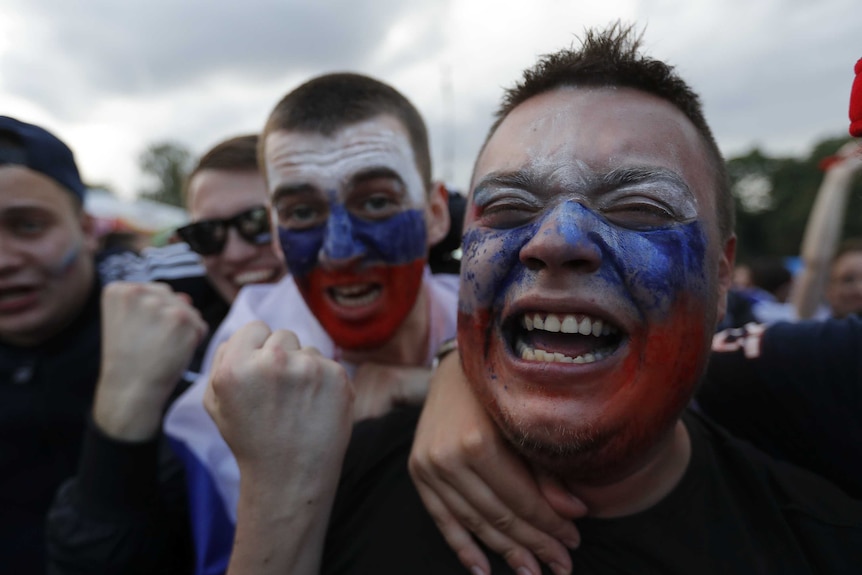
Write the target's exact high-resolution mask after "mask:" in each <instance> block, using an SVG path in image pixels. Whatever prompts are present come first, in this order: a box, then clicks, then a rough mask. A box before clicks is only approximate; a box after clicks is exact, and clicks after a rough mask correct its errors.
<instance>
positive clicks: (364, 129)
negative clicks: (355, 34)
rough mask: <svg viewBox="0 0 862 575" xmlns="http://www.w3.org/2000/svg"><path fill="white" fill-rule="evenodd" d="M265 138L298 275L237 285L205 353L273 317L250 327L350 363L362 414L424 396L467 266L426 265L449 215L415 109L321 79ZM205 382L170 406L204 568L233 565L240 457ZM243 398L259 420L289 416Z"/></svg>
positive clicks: (362, 82) (281, 222)
mask: <svg viewBox="0 0 862 575" xmlns="http://www.w3.org/2000/svg"><path fill="white" fill-rule="evenodd" d="M261 149H262V153H261V159H262V161H263V165H264V171H265V176H266V180H267V187H268V192H269V194H270V198H271V202H272V209H273V220H274V222H275V225H276V229H277V233H278V244H279V246H280V247H281V250H282V251H283V253H284V256H285V261H286V262H287V266H288V269H289V271H290V273H291V275H290V276H289V277H287V278H285V279H284V280H282V281H281V282H280V283H279V284H277V285H276V286H274V287H269V286H255V287H252V288H248V289H247V290H245V291H243V293H242V294H240V297H239V298H238V299H237V302H236V303H235V305H234V307H233V308H232V310H231V313H230V315H229V316H228V318H227V319H226V320H225V322H224V324H223V325H222V327H221V328H220V329H219V332H218V333H217V334H216V336H215V337H214V338H213V342H212V343H211V345H210V347H209V351H208V359H207V360H206V362H205V363H206V364H210V363H211V361H212V357H213V356H214V355H215V350H216V348H217V346H218V344H220V343H221V342H223V341H225V340H227V339H228V337H229V336H230V335H231V334H233V333H234V332H236V331H237V330H238V329H240V328H241V327H242V326H244V325H246V324H248V323H249V322H250V321H253V320H263V322H259V321H258V322H254V323H253V324H252V325H253V328H254V329H256V330H258V331H260V332H269V329H270V328H272V329H280V328H283V329H290V330H291V331H292V332H294V333H296V334H297V337H298V338H299V341H300V342H301V344H302V345H303V346H313V347H315V348H316V349H318V350H319V352H320V353H322V354H324V355H325V356H327V357H331V358H334V359H337V360H339V361H341V363H342V364H344V365H345V366H346V367H347V369H348V371H349V373H350V374H351V377H352V379H353V384H354V386H355V389H356V394H357V402H356V404H357V409H356V410H355V411H354V417H355V419H361V418H364V417H367V416H374V415H379V414H382V413H384V412H385V411H388V410H389V409H390V408H391V406H392V405H393V404H395V403H398V402H399V401H403V400H406V399H410V398H412V397H423V396H424V391H425V386H426V385H427V380H428V376H429V374H430V364H431V360H432V359H433V357H434V352H435V350H436V349H437V348H438V347H439V345H440V343H441V342H442V341H443V340H445V339H448V338H450V337H452V336H453V335H454V330H455V302H456V297H457V276H453V275H444V274H434V275H432V274H431V273H430V270H429V269H428V266H427V258H428V251H429V248H430V247H431V246H432V245H434V244H436V243H437V242H439V241H440V240H442V239H443V238H444V237H445V236H446V233H447V231H448V229H449V214H448V209H447V202H446V192H445V189H444V188H443V187H442V185H439V184H434V183H433V182H432V180H431V161H430V154H429V149H428V140H427V132H426V128H425V125H424V122H423V121H422V119H421V117H420V116H419V114H418V112H417V111H416V109H415V108H414V107H413V106H412V104H410V103H409V102H408V101H407V100H406V99H405V98H404V97H403V96H402V95H401V94H399V93H398V92H397V91H395V90H394V89H393V88H391V87H390V86H387V85H385V84H382V83H381V82H378V81H376V80H373V79H371V78H368V77H365V76H360V75H356V74H332V75H326V76H321V77H318V78H315V79H312V80H310V81H309V82H307V83H305V84H303V85H302V86H300V87H299V88H297V89H296V90H294V91H293V92H291V93H289V94H288V95H287V96H285V98H284V99H283V100H282V101H281V102H280V103H279V104H278V105H277V106H276V108H275V110H274V111H273V112H272V113H271V114H270V117H269V120H268V122H267V124H266V127H265V129H264V133H263V136H262V148H261ZM264 322H265V323H264ZM267 326H268V327H267ZM207 379H208V378H201V379H200V380H199V381H198V382H196V384H195V385H194V386H193V387H192V388H191V389H190V390H189V391H188V392H187V393H186V394H184V395H183V396H182V397H181V398H180V399H179V400H178V401H177V403H175V404H174V405H173V406H172V408H171V410H170V412H169V414H168V417H167V419H166V426H165V429H166V431H167V433H168V435H169V436H171V438H172V440H173V441H174V445H175V448H177V450H178V452H179V453H180V454H181V456H182V457H183V459H184V460H185V462H186V472H187V479H188V482H189V484H190V485H191V495H192V497H191V499H190V507H191V515H192V524H193V530H194V532H195V541H196V548H197V565H196V572H199V573H204V572H206V573H210V572H219V571H223V570H224V569H225V568H226V566H227V560H228V557H229V553H230V549H231V546H232V540H233V526H234V524H235V522H236V515H235V511H236V506H237V498H238V496H239V494H240V490H239V474H238V467H237V464H236V461H235V459H234V457H233V454H232V453H231V451H230V449H229V448H228V446H227V444H226V443H225V442H224V440H223V439H222V437H221V435H220V434H219V432H218V429H217V427H216V425H215V423H214V422H213V420H212V419H211V417H210V416H209V415H208V414H207V412H206V411H205V409H204V399H203V397H204V392H205V390H206V383H207ZM245 408H248V409H255V410H256V411H258V412H259V413H260V414H261V419H260V422H261V424H262V425H268V424H270V423H272V421H268V419H267V418H268V417H269V416H273V417H279V415H278V414H276V413H274V412H267V411H266V410H264V409H262V408H263V406H257V407H254V406H245ZM282 416H285V417H287V416H286V415H284V414H282ZM320 431H321V433H326V430H320ZM273 439H274V440H275V439H276V438H273Z"/></svg>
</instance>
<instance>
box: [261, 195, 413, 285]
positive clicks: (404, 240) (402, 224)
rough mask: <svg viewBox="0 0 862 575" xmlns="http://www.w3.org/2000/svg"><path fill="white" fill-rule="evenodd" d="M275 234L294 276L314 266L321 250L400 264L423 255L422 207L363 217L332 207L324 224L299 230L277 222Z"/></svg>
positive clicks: (343, 256)
mask: <svg viewBox="0 0 862 575" xmlns="http://www.w3.org/2000/svg"><path fill="white" fill-rule="evenodd" d="M333 220H334V222H333ZM333 232H334V233H333ZM278 238H279V242H280V244H281V248H282V250H283V251H284V255H285V260H286V262H287V266H288V269H290V272H291V273H292V274H293V275H295V276H297V277H303V276H305V275H307V274H308V273H309V272H311V270H312V269H314V267H315V266H316V265H317V263H318V258H319V255H320V253H321V251H322V252H323V253H326V254H327V256H328V257H330V258H333V259H346V258H349V257H354V256H357V255H362V256H363V261H367V262H380V263H384V264H387V265H400V264H405V263H409V262H412V261H415V260H417V259H419V258H423V257H425V253H426V249H427V239H426V238H427V234H426V229H425V217H424V213H423V212H422V210H405V211H403V212H399V213H398V214H395V215H394V216H392V217H390V218H387V219H385V220H378V221H367V220H363V219H361V218H358V217H356V216H353V215H351V214H350V213H349V212H347V211H346V210H343V208H342V209H340V210H339V209H335V208H334V209H333V212H332V215H331V216H330V219H329V220H328V221H327V222H326V224H324V225H322V226H317V227H314V228H311V229H308V230H301V231H295V230H287V229H285V228H282V227H281V226H279V228H278Z"/></svg>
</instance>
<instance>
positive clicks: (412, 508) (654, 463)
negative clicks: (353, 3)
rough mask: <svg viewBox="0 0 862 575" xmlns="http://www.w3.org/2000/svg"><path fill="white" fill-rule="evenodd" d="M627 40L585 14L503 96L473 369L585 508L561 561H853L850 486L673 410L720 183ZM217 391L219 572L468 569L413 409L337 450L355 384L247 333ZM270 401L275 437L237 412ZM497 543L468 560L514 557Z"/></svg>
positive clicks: (465, 292)
mask: <svg viewBox="0 0 862 575" xmlns="http://www.w3.org/2000/svg"><path fill="white" fill-rule="evenodd" d="M638 46H639V42H638V39H637V38H636V37H634V36H633V35H632V34H631V31H630V30H628V29H625V28H623V27H621V26H619V25H617V26H613V27H611V28H610V29H608V30H607V31H604V32H594V31H591V32H588V33H587V36H586V39H585V41H584V45H583V46H582V47H581V48H580V49H578V50H564V51H561V52H558V53H556V54H553V55H550V56H547V57H545V58H543V59H542V60H540V62H539V63H538V65H537V66H535V67H534V68H532V69H530V70H528V71H527V72H526V73H525V76H524V80H523V81H522V82H521V83H520V84H518V85H517V86H516V87H515V88H513V89H512V90H510V91H508V92H507V93H506V96H505V98H504V101H503V105H502V107H501V109H500V111H499V113H498V121H497V122H496V123H495V124H494V125H493V126H492V128H491V131H490V134H489V137H488V139H487V141H486V143H485V146H484V147H483V149H482V151H481V153H480V154H479V157H478V160H477V162H476V165H475V169H474V176H473V182H472V186H471V195H470V198H469V202H468V206H467V216H466V221H465V235H464V241H463V253H464V258H463V260H462V268H461V269H462V272H461V279H462V282H461V290H460V296H459V318H458V342H459V349H460V354H461V358H462V365H463V368H464V372H465V373H466V376H467V380H468V382H469V386H470V387H471V389H472V391H473V392H474V395H475V396H476V397H477V398H478V401H479V404H480V405H481V408H482V410H483V411H484V412H485V413H487V414H488V415H490V418H491V420H492V421H493V425H495V426H496V427H497V428H498V429H499V430H500V431H501V432H502V434H503V436H504V437H505V438H506V443H507V444H508V445H510V446H511V447H513V448H514V449H515V450H517V451H518V452H519V453H520V455H521V456H522V457H523V458H524V459H526V460H527V461H528V462H529V464H530V465H531V466H532V467H533V468H534V469H535V470H537V473H540V474H544V475H547V476H550V477H554V478H555V479H556V480H557V481H559V482H560V483H562V484H563V485H564V486H565V488H566V489H567V490H568V491H569V492H570V493H571V494H573V495H574V496H576V497H578V498H579V499H580V500H581V501H582V502H583V503H584V504H585V505H586V508H587V510H588V517H587V518H585V519H582V520H581V521H580V522H579V528H580V531H581V535H582V537H583V539H582V544H581V547H580V549H579V550H578V551H577V552H574V553H572V554H571V556H569V557H566V562H565V563H562V562H558V563H554V564H552V565H550V567H551V570H552V571H553V572H554V573H568V572H575V573H694V572H697V573H850V572H853V570H854V569H857V568H858V567H857V566H858V565H859V561H860V559H862V557H860V553H862V551H860V549H859V544H860V543H862V506H860V504H859V503H858V502H856V503H854V502H853V501H851V500H850V499H849V498H847V497H846V496H845V495H844V494H843V493H841V492H840V491H839V490H837V489H836V488H834V487H833V486H832V485H831V484H829V483H827V482H825V481H823V480H821V479H819V478H817V477H815V476H813V475H810V474H808V473H807V472H804V471H802V470H800V469H797V468H794V467H791V466H787V465H784V464H779V463H777V462H775V461H773V460H771V459H769V458H768V457H766V456H765V455H763V454H762V453H760V452H758V451H756V450H755V449H753V448H751V447H750V446H748V445H746V444H743V443H742V442H739V441H736V440H734V439H733V438H731V437H730V436H729V435H728V434H726V433H725V432H723V431H722V430H721V429H719V428H717V427H715V426H714V425H713V424H711V423H710V422H709V421H706V420H705V419H703V418H701V417H699V416H696V415H694V414H691V413H688V412H685V407H686V405H687V404H688V402H689V399H690V398H691V396H692V394H693V393H694V390H695V387H696V385H697V383H698V381H699V379H700V377H701V375H702V373H703V371H704V368H705V366H706V362H707V358H708V354H709V349H710V342H711V338H712V334H713V332H714V329H715V325H716V322H717V320H718V319H719V318H720V317H721V315H722V314H723V312H724V302H725V298H724V295H725V294H726V291H727V289H728V286H729V284H730V275H731V270H732V264H733V257H734V247H735V239H734V237H733V234H732V228H733V225H732V224H733V221H732V220H733V212H732V198H731V196H730V192H729V189H728V185H727V181H726V177H725V173H724V166H723V162H722V158H721V155H720V153H719V151H718V149H717V147H716V145H715V142H714V140H713V137H712V135H711V132H710V130H709V128H708V126H707V124H706V122H705V120H704V118H703V116H702V113H701V110H700V104H699V101H698V99H697V97H696V95H695V94H694V93H693V92H692V91H691V90H690V89H689V88H688V86H687V85H686V84H685V83H684V82H683V81H682V80H681V79H680V78H679V77H678V76H677V75H676V74H675V73H674V72H673V71H672V69H671V68H670V67H669V66H667V65H666V64H664V63H662V62H659V61H656V60H653V59H649V58H646V57H644V56H642V55H640V54H639V52H638ZM211 389H212V394H213V396H214V401H213V404H214V406H215V408H214V412H215V413H216V419H217V421H218V423H219V427H220V429H221V431H222V433H223V434H224V436H225V438H226V440H227V441H228V443H229V444H230V445H231V446H232V447H234V449H235V451H236V453H237V459H238V460H239V461H240V468H241V469H242V473H243V482H244V485H243V495H244V496H243V497H242V498H241V505H240V510H239V519H240V520H239V524H238V527H237V533H238V537H237V540H236V550H235V554H234V563H233V564H232V566H231V567H232V572H235V573H245V574H250V573H256V574H264V573H267V574H268V573H288V572H289V573H294V574H296V573H317V572H321V573H406V572H409V573H429V574H430V573H454V572H461V571H463V570H464V568H463V567H461V566H460V565H459V557H458V556H457V555H456V554H455V553H454V552H452V551H451V550H449V549H448V548H447V546H446V543H445V541H444V539H443V538H442V537H441V535H440V534H439V533H438V532H437V531H436V529H435V527H434V522H433V521H432V519H431V517H430V516H429V515H428V514H427V512H426V511H425V510H424V508H423V507H422V505H421V503H420V498H419V496H418V494H417V492H416V491H415V489H414V488H413V487H412V485H411V484H410V480H409V477H408V473H407V469H406V467H407V451H409V447H410V446H409V443H410V440H409V436H410V431H411V430H412V429H413V427H414V426H415V425H416V417H417V414H416V413H415V412H413V413H411V412H410V411H409V410H404V411H399V412H396V413H393V414H390V415H389V416H387V417H386V418H383V419H381V420H376V421H372V422H368V424H367V425H366V426H363V427H362V428H359V427H358V428H357V429H356V430H354V431H353V435H352V441H351V444H350V446H349V448H348V449H347V451H346V456H345V458H344V461H343V464H342V462H341V460H340V459H339V458H338V457H337V456H336V455H333V454H332V452H333V451H334V450H336V449H338V448H340V447H341V446H342V445H344V444H345V443H346V441H345V438H346V436H347V433H346V431H345V430H346V429H347V423H348V421H349V420H348V418H347V416H346V414H347V413H349V405H350V401H351V388H350V386H349V385H348V383H347V378H346V377H345V376H344V374H343V372H341V371H339V369H338V366H337V365H334V364H333V363H332V362H329V361H327V360H325V359H323V358H321V357H320V356H318V355H316V354H313V353H310V352H308V351H306V350H302V349H300V347H299V345H298V344H297V342H296V340H295V338H293V337H292V336H291V335H290V334H289V333H286V332H276V333H275V334H272V335H271V336H270V335H269V334H265V333H261V332H258V331H256V330H255V329H254V328H250V329H248V330H246V331H244V332H243V333H241V334H237V338H236V339H235V340H233V341H231V342H229V343H228V345H227V346H225V348H224V349H223V350H222V353H221V357H220V360H219V361H217V362H216V366H215V367H214V377H213V381H212V385H211ZM321 398H323V399H321ZM442 401H443V402H444V403H445V402H447V401H448V406H449V407H448V408H447V409H448V411H449V412H450V413H452V417H454V418H456V421H457V418H458V417H459V416H462V415H463V414H464V413H465V410H464V409H463V408H462V406H461V397H459V396H448V397H445V396H444V397H443V398H442ZM263 404H265V405H267V406H268V408H269V409H271V410H272V411H273V412H275V413H280V412H296V411H297V410H298V409H300V408H302V407H306V408H307V409H308V411H309V412H310V413H313V414H314V416H313V417H308V418H304V419H302V420H301V421H300V423H305V427H303V426H301V425H298V424H297V425H296V426H294V427H292V428H291V429H290V432H291V433H287V431H288V430H287V428H282V430H283V431H284V433H281V434H280V435H281V437H283V438H287V437H290V438H293V439H291V440H290V442H289V445H284V444H283V443H282V444H280V445H279V446H278V449H276V448H275V447H270V448H268V449H267V448H266V447H265V446H263V445H260V444H258V443H257V442H256V441H255V438H259V437H260V435H259V428H260V425H259V423H258V422H257V421H256V420H257V419H258V415H257V414H255V415H251V414H250V409H248V408H249V407H250V406H252V405H263ZM467 417H468V418H470V417H472V418H473V419H476V417H477V416H476V415H471V414H469V409H468V410H467ZM273 419H274V417H273ZM321 420H324V421H321ZM303 429H306V430H308V431H313V430H321V431H320V432H318V433H317V434H315V433H311V432H303ZM323 430H326V431H325V433H324V432H323ZM256 431H258V433H256ZM405 437H407V438H408V439H405ZM463 441H464V444H465V445H468V444H469V443H470V442H471V438H470V437H465V438H463ZM325 450H326V451H325ZM324 451H325V453H326V455H325V456H322V454H323V453H324ZM314 454H318V455H321V456H318V457H314V456H313V455H314ZM485 464H487V465H488V466H489V467H490V468H491V469H492V470H493V468H494V465H495V461H494V460H493V459H489V460H486V461H485ZM339 470H340V471H341V479H340V481H338V480H336V479H335V477H334V476H335V472H337V471H339ZM450 479H451V477H450ZM501 479H502V480H505V477H503V478H501ZM336 484H337V488H338V492H337V495H335V496H334V498H333V495H332V492H333V491H335V487H336ZM446 490H447V489H446V488H445V487H444V488H443V490H442V491H446ZM455 490H457V488H456V487H455V486H454V485H449V486H448V492H449V493H448V494H449V495H452V492H453V491H455ZM452 500H453V501H454V500H457V494H455V496H454V497H453V498H452ZM489 500H493V494H488V493H487V492H486V502H488V501H489ZM461 503H462V504H464V499H461ZM431 507H433V506H431ZM330 508H331V515H330V516H329V518H328V524H327V521H326V520H324V519H321V516H323V517H325V516H326V515H327V513H329V511H330ZM315 511H316V512H317V514H315V513H314V512H315ZM503 523H505V522H503ZM503 523H501V524H500V525H503ZM327 527H328V528H327ZM324 536H325V539H324ZM324 540H325V548H324V547H323V544H324ZM461 559H462V560H463V559H465V557H461ZM505 559H512V558H511V557H505V558H504V557H503V556H500V555H491V556H490V562H488V563H485V564H484V565H483V564H481V563H479V562H474V563H471V562H466V561H464V562H465V563H466V567H467V568H469V570H470V571H471V572H472V573H474V574H478V573H488V572H489V570H491V571H492V572H494V573H503V572H510V570H509V569H508V566H507V564H506V561H505ZM520 572H521V573H524V572H537V570H536V571H533V570H531V569H529V568H527V569H526V571H520Z"/></svg>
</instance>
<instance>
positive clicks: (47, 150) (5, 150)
mask: <svg viewBox="0 0 862 575" xmlns="http://www.w3.org/2000/svg"><path fill="white" fill-rule="evenodd" d="M3 136H6V137H8V138H9V139H10V140H11V146H9V145H0V166H2V165H4V164H16V165H20V166H26V167H28V168H30V169H31V170H34V171H36V172H39V173H41V174H44V175H46V176H48V177H49V178H51V179H52V180H54V181H55V182H57V183H58V184H60V185H61V186H63V187H64V188H66V189H67V190H69V191H70V192H72V193H73V194H75V195H76V196H77V197H78V199H79V200H80V201H81V202H82V203H83V201H84V194H85V193H86V190H87V189H86V188H85V187H84V184H83V183H82V182H81V176H80V174H78V166H76V165H75V157H74V156H73V155H72V150H70V149H69V146H67V145H66V144H64V143H63V142H61V141H60V140H59V139H58V138H57V137H56V136H55V135H54V134H52V133H51V132H49V131H47V130H45V129H44V128H40V127H39V126H34V125H33V124H27V123H25V122H20V121H18V120H16V119H15V118H10V117H8V116H0V137H3Z"/></svg>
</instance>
